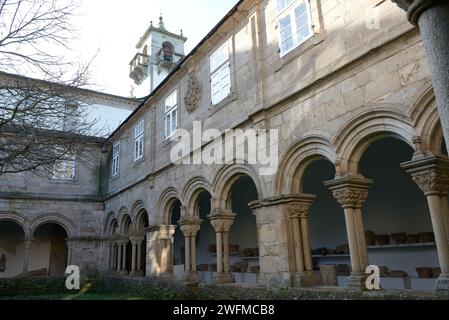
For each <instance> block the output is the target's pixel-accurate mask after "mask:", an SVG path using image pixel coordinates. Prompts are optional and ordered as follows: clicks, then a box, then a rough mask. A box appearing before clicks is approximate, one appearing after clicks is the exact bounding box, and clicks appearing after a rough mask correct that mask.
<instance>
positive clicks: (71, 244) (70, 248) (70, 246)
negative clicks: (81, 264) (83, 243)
mask: <svg viewBox="0 0 449 320" xmlns="http://www.w3.org/2000/svg"><path fill="white" fill-rule="evenodd" d="M66 245H67V266H70V265H72V257H73V248H74V242H73V240H71V239H66Z"/></svg>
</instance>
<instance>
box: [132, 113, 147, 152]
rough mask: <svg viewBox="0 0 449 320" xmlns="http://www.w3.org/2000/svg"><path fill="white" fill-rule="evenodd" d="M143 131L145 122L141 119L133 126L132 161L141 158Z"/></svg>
mask: <svg viewBox="0 0 449 320" xmlns="http://www.w3.org/2000/svg"><path fill="white" fill-rule="evenodd" d="M144 132H145V123H144V121H143V120H142V121H141V122H140V123H139V124H138V125H137V126H136V127H135V128H134V161H138V160H140V159H142V158H143V154H144Z"/></svg>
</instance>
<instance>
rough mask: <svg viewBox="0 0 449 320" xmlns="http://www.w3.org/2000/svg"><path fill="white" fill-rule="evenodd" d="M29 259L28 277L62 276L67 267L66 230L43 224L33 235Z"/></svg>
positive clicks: (55, 225)
mask: <svg viewBox="0 0 449 320" xmlns="http://www.w3.org/2000/svg"><path fill="white" fill-rule="evenodd" d="M33 238H34V240H33V244H32V246H31V252H30V258H29V265H28V270H29V275H30V276H45V275H48V276H63V275H64V272H65V269H66V267H67V254H68V248H67V243H66V239H67V238H68V235H67V232H66V230H65V229H64V228H63V227H62V226H60V225H59V224H56V223H45V224H43V225H41V226H40V227H39V228H37V229H36V231H35V232H34V235H33Z"/></svg>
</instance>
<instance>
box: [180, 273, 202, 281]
mask: <svg viewBox="0 0 449 320" xmlns="http://www.w3.org/2000/svg"><path fill="white" fill-rule="evenodd" d="M184 281H185V282H201V275H200V274H199V272H194V271H192V272H189V273H187V274H186V276H185V279H184Z"/></svg>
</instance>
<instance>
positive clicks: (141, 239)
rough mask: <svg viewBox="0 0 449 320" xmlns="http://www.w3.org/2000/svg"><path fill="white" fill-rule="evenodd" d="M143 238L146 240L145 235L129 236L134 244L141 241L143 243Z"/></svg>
mask: <svg viewBox="0 0 449 320" xmlns="http://www.w3.org/2000/svg"><path fill="white" fill-rule="evenodd" d="M143 240H144V237H141V236H132V237H129V241H131V243H132V244H133V245H135V244H139V243H141V242H142V241H143Z"/></svg>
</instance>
